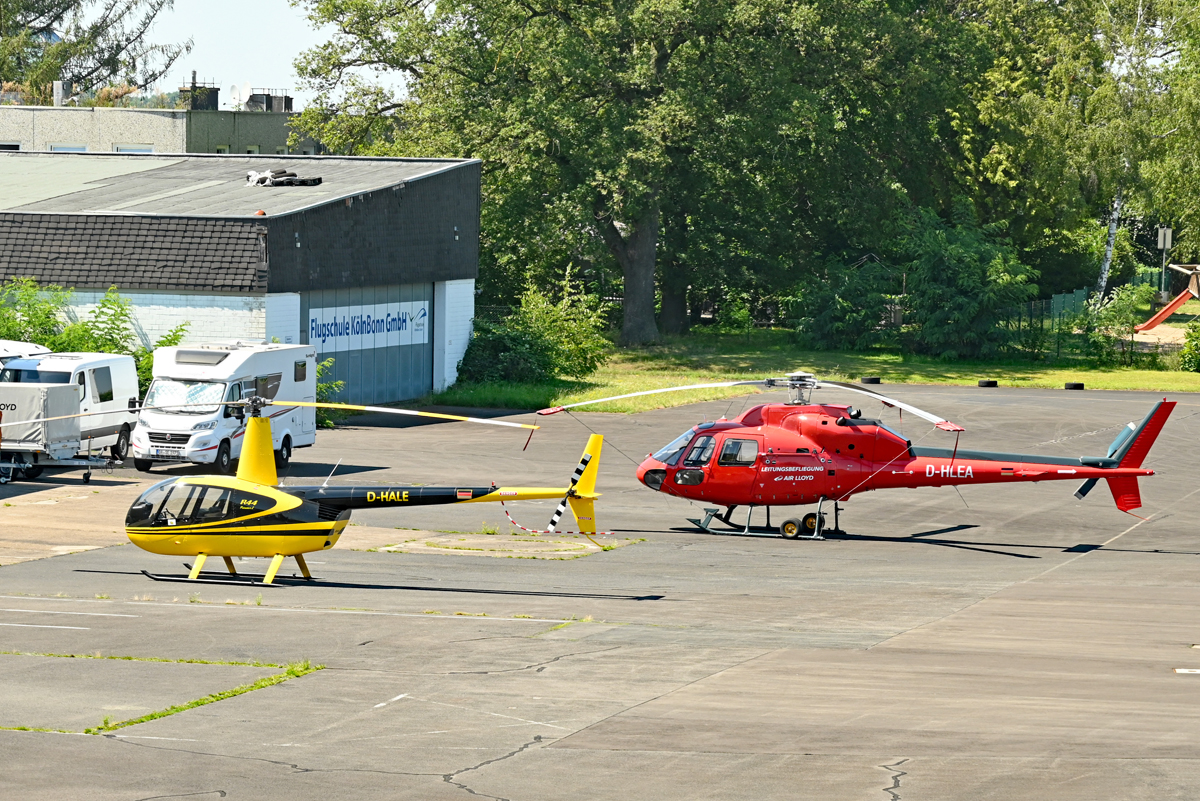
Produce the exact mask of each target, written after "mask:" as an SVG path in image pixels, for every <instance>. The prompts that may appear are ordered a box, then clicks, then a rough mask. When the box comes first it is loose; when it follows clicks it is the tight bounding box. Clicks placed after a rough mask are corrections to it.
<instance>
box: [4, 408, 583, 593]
mask: <svg viewBox="0 0 1200 801" xmlns="http://www.w3.org/2000/svg"><path fill="white" fill-rule="evenodd" d="M188 405H198V404H176V405H171V406H154V407H151V406H145V407H141V408H140V409H137V411H141V410H142V409H162V408H171V409H176V408H183V407H184V406H188ZM207 405H209V406H211V405H212V404H207ZM224 405H226V406H231V407H234V409H235V412H234V413H235V414H238V415H239V416H243V417H244V416H245V415H246V413H248V414H249V418H248V419H246V420H245V424H246V433H245V441H244V444H243V445H242V455H241V460H240V462H239V464H238V469H237V474H236V476H216V475H209V476H182V477H179V478H171V479H167V480H165V481H160V482H159V483H157V484H155V485H154V486H152V487H150V488H149V489H147V490H146V491H145V492H143V493H142V494H141V495H140V496H139V497H138V499H137V500H136V501H134V502H133V505H132V506H130V507H129V512H128V514H127V515H126V517H125V533H126V534H127V535H128V537H129V539H130V541H131V542H133V544H134V545H136V546H138V547H139V548H141V549H143V550H146V551H149V552H151V553H156V554H164V555H168V556H192V557H195V559H194V562H193V563H192V566H191V572H190V573H189V574H188V580H191V581H209V582H213V581H217V583H227V582H229V581H231V580H233V581H237V583H243V582H242V581H241V580H239V578H238V573H237V570H236V568H235V567H234V563H233V557H235V556H237V557H265V558H269V559H270V560H271V564H270V566H269V567H268V568H267V572H266V574H265V575H264V576H263V577H262V583H263V584H268V585H269V584H271V583H272V582H274V580H275V575H276V573H278V572H279V568H280V566H281V565H282V564H283V560H284V559H285V558H286V557H289V556H290V557H293V558H294V559H295V560H296V564H297V566H298V567H299V568H300V572H301V574H302V575H303V576H304V578H305V579H308V580H312V574H310V573H309V571H308V565H307V564H305V561H304V554H306V553H311V552H313V551H323V550H328V549H329V548H332V547H333V546H334V545H335V544H336V543H337V541H338V537H340V536H341V534H342V531H343V529H345V527H346V525H347V524H348V523H349V522H350V513H351V511H352V510H354V509H376V508H383V507H411V506H430V505H434V504H449V503H488V502H494V501H528V500H548V499H551V500H552V499H556V498H561V499H562V500H561V502H560V503H559V505H558V508H557V509H556V510H555V512H554V515H553V517H552V518H551V521H550V525H549V527H548V530H549V531H554V529H555V526H557V524H558V521H559V519H560V518H561V517H562V515H563V513H564V512H565V511H566V508H567V507H568V506H569V507H570V509H571V512H572V514H573V515H574V516H575V520H576V522H577V523H578V529H579V533H581V534H585V535H590V534H595V533H596V522H595V510H594V502H595V499H596V498H597V497H599V495H598V494H597V493H596V475H597V472H598V471H599V467H600V450H601V448H602V446H603V444H604V438H603V437H602V436H601V435H599V434H593V435H592V436H591V437H589V439H588V443H587V446H586V447H585V448H584V451H583V458H582V459H581V461H580V462H579V464H578V466H577V467H576V468H575V472H574V473H573V474H572V476H571V481H570V486H567V487H497V486H495V485H494V484H493V485H491V486H488V487H463V486H456V487H412V486H393V487H379V486H332V487H331V486H328V479H326V483H325V484H321V485H318V486H280V485H279V477H278V475H277V474H276V472H275V454H274V451H273V450H272V444H271V422H270V420H269V419H267V418H265V417H262V410H263V409H264V408H266V407H268V406H282V407H292V406H307V407H315V408H323V409H342V410H348V411H362V412H381V413H384V414H400V415H406V416H416V417H427V418H435V419H440V420H452V421H462V422H470V423H481V424H485V425H499V426H508V427H512V428H522V429H529V430H530V435H531V436H532V433H533V431H534V430H536V429H537V428H538V426H535V425H526V424H524V423H510V422H507V421H501V420H484V419H481V418H475V417H462V416H459V415H451V414H439V413H436V412H420V411H413V410H410V409H395V408H391V407H385V406H354V405H349V404H341V403H313V402H309V401H282V400H272V399H267V398H263V397H259V396H255V395H251V396H248V397H246V398H244V399H242V400H239V401H225V402H224ZM86 416H88V415H87V414H79V415H63V416H62V417H51V418H44V419H45V420H47V421H48V420H62V419H67V418H70V417H86ZM28 422H32V421H22V422H20V423H4V422H0V427H3V426H9V425H22V424H24V423H28ZM210 556H220V557H221V558H222V559H223V560H224V562H225V567H226V569H227V570H228V571H229V573H230V574H231V576H232V577H233V578H232V579H225V580H214V579H202V578H201V570H202V569H203V567H204V563H205V560H206V559H207V558H208V557H210ZM142 572H143V573H145V574H146V575H147V576H148V577H149V578H152V579H156V580H174V577H168V576H159V575H155V574H153V573H149V572H147V571H144V570H143V571H142ZM251 583H253V580H251Z"/></svg>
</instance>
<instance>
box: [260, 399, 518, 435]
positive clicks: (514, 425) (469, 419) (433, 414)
mask: <svg viewBox="0 0 1200 801" xmlns="http://www.w3.org/2000/svg"><path fill="white" fill-rule="evenodd" d="M271 405H272V406H311V407H312V408H314V409H343V410H345V411H350V412H382V413H383V414H400V415H405V416H407V417H432V418H434V419H437V420H457V421H459V422H463V423H483V424H484V425H489V426H507V427H509V428H527V429H530V430H531V431H536V430H537V429H539V428H541V426H534V425H529V424H527V423H509V422H507V421H505V420H484V419H483V418H482V417H463V416H461V415H457V414H440V413H438V412H418V411H415V410H413V409H394V408H392V407H390V406H355V405H353V404H349V403H313V402H312V401H288V400H278V399H275V400H272V401H271Z"/></svg>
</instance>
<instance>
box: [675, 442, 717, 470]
mask: <svg viewBox="0 0 1200 801" xmlns="http://www.w3.org/2000/svg"><path fill="white" fill-rule="evenodd" d="M716 445H717V441H716V440H715V439H714V438H712V437H700V438H699V439H697V440H696V444H695V445H693V446H692V449H691V450H690V451H688V455H687V457H686V458H685V459H684V460H683V466H684V467H703V466H704V465H706V464H708V460H709V459H711V458H712V455H713V449H714V448H716Z"/></svg>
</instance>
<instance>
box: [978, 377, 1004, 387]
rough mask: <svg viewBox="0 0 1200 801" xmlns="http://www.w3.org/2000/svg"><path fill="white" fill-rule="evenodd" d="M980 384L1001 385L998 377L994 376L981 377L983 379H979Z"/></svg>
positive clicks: (983, 385) (986, 385)
mask: <svg viewBox="0 0 1200 801" xmlns="http://www.w3.org/2000/svg"><path fill="white" fill-rule="evenodd" d="M979 386H981V387H998V386H1000V385H999V384H998V383H997V382H996V379H994V378H981V379H979Z"/></svg>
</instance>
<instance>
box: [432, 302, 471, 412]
mask: <svg viewBox="0 0 1200 801" xmlns="http://www.w3.org/2000/svg"><path fill="white" fill-rule="evenodd" d="M474 318H475V281H474V279H471V278H466V279H462V280H460V281H438V282H436V283H434V285H433V391H434V392H441V391H442V390H444V389H446V388H447V387H449V386H450V385H451V384H453V383H454V382H455V381H456V380H457V379H458V363H459V362H460V361H462V357H463V354H464V353H466V352H467V344H468V343H469V342H470V341H471V321H472V320H473V319H474Z"/></svg>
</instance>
